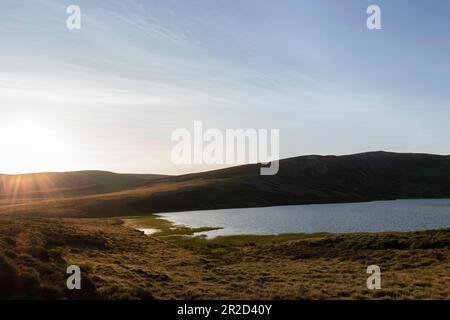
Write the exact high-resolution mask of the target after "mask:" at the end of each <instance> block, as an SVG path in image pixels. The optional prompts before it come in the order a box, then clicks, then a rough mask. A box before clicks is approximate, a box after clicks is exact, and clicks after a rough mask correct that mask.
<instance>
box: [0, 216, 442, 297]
mask: <svg viewBox="0 0 450 320" xmlns="http://www.w3.org/2000/svg"><path fill="white" fill-rule="evenodd" d="M133 219H135V220H133ZM136 219H137V221H138V222H139V223H141V222H142V221H145V226H146V227H150V228H157V229H159V230H160V232H159V233H157V234H153V235H151V236H146V235H144V234H143V233H142V232H139V231H137V230H135V229H133V227H136V226H142V225H141V224H136V223H137V222H136ZM142 219H143V220H142ZM141 220H142V221H141ZM188 229H189V228H186V227H177V226H173V225H172V224H170V223H169V222H167V221H165V220H162V219H158V218H157V217H154V216H150V217H148V216H147V217H145V218H140V217H133V218H132V219H125V221H124V220H122V219H117V218H101V219H78V218H77V219H68V218H25V217H22V218H7V217H2V218H0V298H1V299H15V298H26V299H449V298H450V289H449V283H450V255H449V253H450V248H449V243H450V230H435V231H423V232H410V233H373V234H371V233H361V234H341V235H336V234H326V233H320V234H282V235H274V236H251V235H246V236H232V237H217V238H215V239H212V240H207V239H205V238H204V237H195V236H189V235H192V234H194V233H195V232H196V230H195V229H190V230H188ZM70 264H77V265H79V266H80V267H81V268H82V271H83V274H82V287H83V290H81V291H69V290H67V289H66V283H65V281H66V277H67V275H66V267H67V266H68V265H70ZM371 264H377V265H379V266H380V267H381V270H382V289H381V290H375V291H369V290H368V289H367V288H366V279H367V276H368V275H367V274H366V268H367V266H369V265H371Z"/></svg>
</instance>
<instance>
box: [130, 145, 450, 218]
mask: <svg viewBox="0 0 450 320" xmlns="http://www.w3.org/2000/svg"><path fill="white" fill-rule="evenodd" d="M259 167H260V166H259V165H246V166H239V167H233V168H229V169H223V170H216V171H211V172H205V173H198V174H190V175H185V176H179V177H173V178H171V179H170V180H171V181H172V182H173V183H179V184H181V183H183V182H186V181H201V184H199V185H198V186H187V187H183V188H180V189H177V190H172V191H168V192H159V193H155V194H152V195H149V196H148V197H147V198H145V199H141V200H138V201H135V202H134V203H132V204H131V205H132V207H133V208H135V209H137V210H139V211H146V212H161V211H178V210H197V209H214V208H236V207H251V206H273V205H291V204H312V203H332V202H355V201H371V200H387V199H398V198H434V197H450V156H439V155H429V154H402V153H388V152H368V153H361V154H355V155H346V156H316V155H311V156H302V157H295V158H290V159H284V160H281V161H280V170H279V172H278V174H277V175H275V176H261V175H259Z"/></svg>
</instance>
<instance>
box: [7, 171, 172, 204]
mask: <svg viewBox="0 0 450 320" xmlns="http://www.w3.org/2000/svg"><path fill="white" fill-rule="evenodd" d="M163 177H166V176H164V175H156V174H117V173H112V172H106V171H76V172H51V173H32V174H19V175H5V174H0V199H7V198H12V197H14V198H15V199H35V198H57V197H67V196H80V195H88V194H99V193H108V192H114V191H120V190H127V189H132V188H136V187H139V186H143V185H145V184H147V183H148V182H150V181H153V180H155V179H161V178H163Z"/></svg>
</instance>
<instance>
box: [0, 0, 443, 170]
mask: <svg viewBox="0 0 450 320" xmlns="http://www.w3.org/2000/svg"><path fill="white" fill-rule="evenodd" d="M71 4H77V5H79V6H80V8H81V10H82V29H81V30H77V31H70V30H68V29H67V28H66V22H65V21H66V19H67V17H68V15H67V14H66V13H65V11H66V7H67V6H69V5H71ZM370 4H377V5H379V6H380V8H381V13H382V30H376V31H369V30H368V29H367V28H366V18H367V14H366V8H367V7H368V6H369V5H370ZM449 14H450V2H448V1H438V0H431V1H406V0H396V1H376V0H371V1H364V0H341V1H331V0H327V1H325V0H319V1H317V0H315V1H312V0H308V1H306V0H292V1H283V0H282V1H272V0H271V1H259V0H243V1H230V0H214V1H207V0H195V1H194V0H188V1H186V0H184V1H174V0H164V1H150V0H145V1H143V0H142V1H138V0H134V1H131V0H120V1H112V0H110V1H92V0H89V1H88V0H85V1H79V0H78V1H76V0H71V1H49V0H44V1H43V0H40V1H30V0H26V1H25V0H2V2H1V10H0V61H1V64H0V131H1V126H2V125H3V126H5V125H6V124H7V123H11V121H12V120H10V119H21V118H24V117H26V118H28V119H29V121H31V122H40V123H42V124H45V126H46V127H49V128H52V131H51V132H53V133H54V135H56V136H58V137H61V139H63V141H64V144H66V145H67V146H68V147H67V150H64V151H61V153H63V154H64V155H65V156H66V157H65V158H64V157H61V158H58V163H55V161H54V162H53V163H51V166H50V164H48V165H47V166H46V165H45V163H42V165H40V166H39V165H38V166H37V165H36V163H35V164H34V166H33V165H31V164H30V163H31V161H32V159H30V163H28V164H27V163H26V162H24V163H23V164H22V165H21V167H18V165H13V164H12V163H11V161H12V162H14V157H13V156H10V157H8V158H6V159H5V158H2V156H1V155H0V160H2V161H0V172H19V171H20V172H22V171H30V170H32V171H41V170H51V171H53V170H76V169H102V170H111V171H118V172H155V173H156V172H158V173H159V172H160V173H173V174H176V173H183V172H192V171H200V170H208V169H213V168H214V167H211V166H199V165H195V166H175V165H174V164H172V163H171V161H170V150H171V148H172V146H173V143H172V142H171V141H170V135H171V132H172V131H173V130H175V129H177V128H192V126H193V121H194V120H201V121H203V123H204V126H205V127H214V128H219V129H225V128H244V129H245V128H279V129H280V137H281V156H282V157H290V156H296V155H304V154H347V153H355V152H363V151H370V150H387V151H398V152H429V153H439V154H449V153H450V152H448V143H447V141H449V140H450V126H449V124H448V122H449V121H448V120H449V119H450V90H449V88H450V19H448V15H449ZM14 121H17V120H14ZM62 137H63V138H62ZM9 138H10V137H8V136H7V135H6V136H5V135H3V136H1V137H0V139H3V140H4V139H9ZM0 142H1V140H0ZM0 145H1V143H0ZM25 147H26V146H25ZM69 159H70V160H71V161H69ZM75 159H76V160H75ZM72 160H73V161H72ZM42 162H44V161H42ZM53 168H54V169H53ZM52 169H53V170H52Z"/></svg>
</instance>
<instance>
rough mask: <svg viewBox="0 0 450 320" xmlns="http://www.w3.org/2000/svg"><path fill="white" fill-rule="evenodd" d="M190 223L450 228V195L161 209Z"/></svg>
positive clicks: (301, 229) (258, 229)
mask: <svg viewBox="0 0 450 320" xmlns="http://www.w3.org/2000/svg"><path fill="white" fill-rule="evenodd" d="M158 215H159V216H161V217H163V218H164V219H167V220H170V221H172V222H174V223H175V224H178V225H185V226H188V227H221V228H223V229H220V230H213V231H207V232H201V233H198V235H206V236H207V237H216V236H221V235H236V234H259V235H261V234H279V233H312V232H337V233H341V232H360V231H363V232H377V231H416V230H428V229H443V228H450V199H432V200H396V201H375V202H363V203H342V204H315V205H298V206H278V207H267V208H246V209H224V210H205V211H189V212H175V213H164V214H158Z"/></svg>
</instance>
